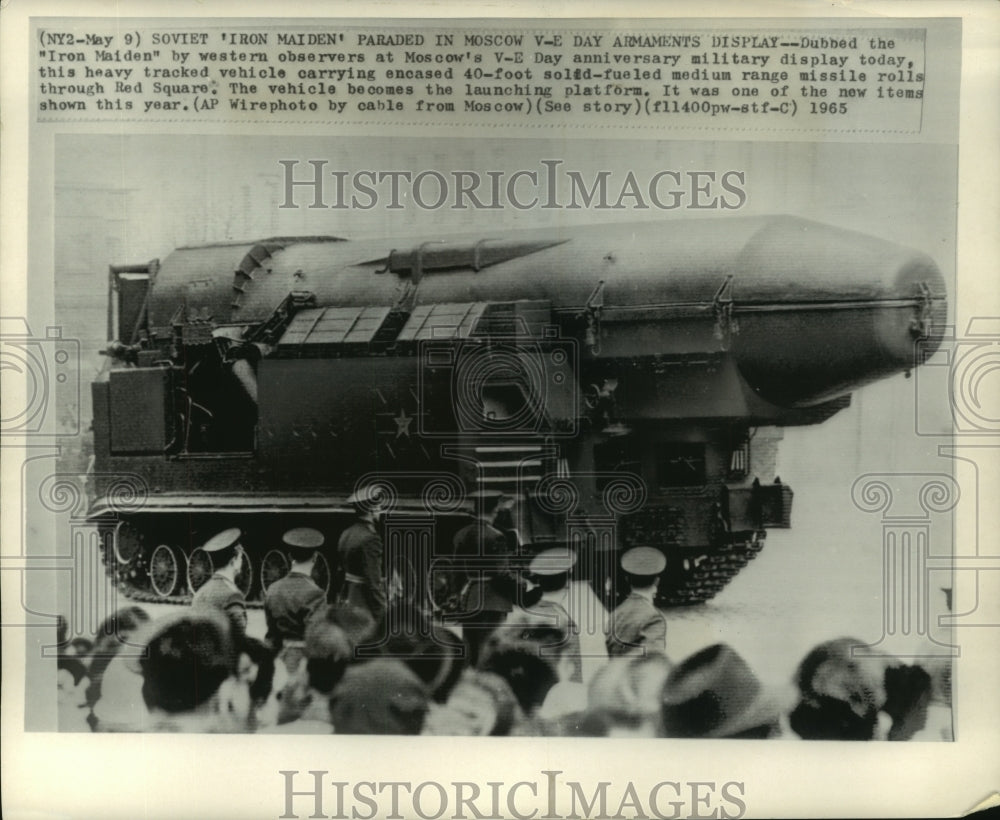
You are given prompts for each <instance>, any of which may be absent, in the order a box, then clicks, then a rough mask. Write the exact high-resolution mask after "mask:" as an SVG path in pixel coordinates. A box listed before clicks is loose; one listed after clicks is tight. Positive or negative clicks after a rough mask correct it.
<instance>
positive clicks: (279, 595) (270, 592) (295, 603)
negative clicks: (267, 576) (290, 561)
mask: <svg viewBox="0 0 1000 820" xmlns="http://www.w3.org/2000/svg"><path fill="white" fill-rule="evenodd" d="M325 601H326V594H325V593H324V592H323V590H321V589H320V588H319V587H318V586H316V583H315V582H314V581H313V579H312V578H310V577H309V576H308V575H305V574H304V573H301V572H295V571H292V572H289V573H288V575H286V576H285V577H284V578H282V579H280V580H278V581H275V582H274V583H273V584H271V586H269V587H268V588H267V592H266V593H265V595H264V618H265V619H266V621H267V635H266V638H267V640H268V642H269V643H270V644H271V646H273V647H274V648H275V649H280V648H281V645H282V644H283V643H284V642H285V641H301V640H302V639H303V638H304V636H305V631H306V621H307V620H308V619H309V616H310V615H312V613H313V612H315V611H316V609H317V608H318V607H319V606H321V605H322V604H323V603H324V602H325Z"/></svg>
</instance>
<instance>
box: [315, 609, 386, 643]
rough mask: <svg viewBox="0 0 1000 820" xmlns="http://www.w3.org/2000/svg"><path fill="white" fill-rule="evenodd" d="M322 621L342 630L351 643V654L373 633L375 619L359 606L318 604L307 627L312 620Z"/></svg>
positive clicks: (370, 637)
mask: <svg viewBox="0 0 1000 820" xmlns="http://www.w3.org/2000/svg"><path fill="white" fill-rule="evenodd" d="M324 621H325V622H327V623H330V624H333V625H334V626H337V627H339V628H340V629H342V630H343V632H344V635H345V636H346V637H347V640H348V641H349V642H350V644H351V651H352V656H353V651H354V648H355V647H357V646H360V645H361V644H364V643H367V642H368V641H370V640H371V639H372V638H373V637H374V635H375V627H376V624H375V619H374V618H373V617H372V615H371V613H370V612H368V611H367V610H366V609H362V608H360V607H356V606H350V605H349V604H345V603H333V604H327V605H326V606H320V607H319V608H318V609H317V610H316V611H315V612H314V613H313V615H312V617H311V618H310V619H309V623H308V624H307V625H306V626H307V629H308V626H309V624H312V623H313V622H324Z"/></svg>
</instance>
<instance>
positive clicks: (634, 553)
mask: <svg viewBox="0 0 1000 820" xmlns="http://www.w3.org/2000/svg"><path fill="white" fill-rule="evenodd" d="M621 565H622V569H623V570H625V572H627V573H628V574H629V575H659V574H660V573H661V572H663V570H664V569H665V568H666V566H667V559H666V556H664V554H663V553H662V552H660V551H659V550H658V549H653V547H633V548H632V549H630V550H628V551H627V552H626V553H625V554H624V555H622V558H621Z"/></svg>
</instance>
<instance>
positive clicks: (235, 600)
mask: <svg viewBox="0 0 1000 820" xmlns="http://www.w3.org/2000/svg"><path fill="white" fill-rule="evenodd" d="M242 537H243V533H242V532H241V531H240V530H239V529H237V528H236V527H233V528H231V529H228V530H223V531H222V532H220V533H218V534H217V535H213V536H212V537H211V538H209V539H208V541H206V542H205V545H204V547H202V549H204V550H205V552H207V553H208V555H209V558H211V560H212V568H213V569H214V570H215V571H214V572H213V573H212V577H211V578H209V579H208V580H207V581H206V582H205V583H204V584H202V586H201V587H199V589H198V591H197V592H195V594H194V598H193V599H192V601H191V606H192V608H194V609H196V610H206V609H220V610H222V611H223V612H225V613H226V614H227V615H228V616H229V618H230V620H232V622H233V626H234V627H236V629H238V630H239V631H240V632H241V633H245V632H246V628H247V604H246V598H245V596H244V595H243V593H242V592H241V591H240V588H239V587H238V586H236V576H237V575H238V574H239V572H240V569H242V567H243V545H242V544H241V543H240V539H241V538H242Z"/></svg>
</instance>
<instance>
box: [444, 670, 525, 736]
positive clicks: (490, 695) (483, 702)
mask: <svg viewBox="0 0 1000 820" xmlns="http://www.w3.org/2000/svg"><path fill="white" fill-rule="evenodd" d="M517 714H518V706H517V700H516V698H515V697H514V693H513V691H511V688H510V686H509V684H508V683H507V681H505V680H504V679H503V678H501V677H500V676H499V675H495V674H493V673H491V672H481V671H478V670H475V669H466V670H465V671H464V672H463V673H462V676H461V677H460V678H459V680H458V683H457V684H455V688H454V689H452V690H451V694H450V695H449V696H448V701H447V703H445V705H444V707H443V708H441V709H438V710H437V711H436V712H435V713H434V727H433V731H431V732H430V734H438V735H459V736H465V737H484V736H487V735H492V736H495V737H498V736H504V735H508V734H510V730H511V727H512V726H513V725H514V721H515V719H516V717H517Z"/></svg>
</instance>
